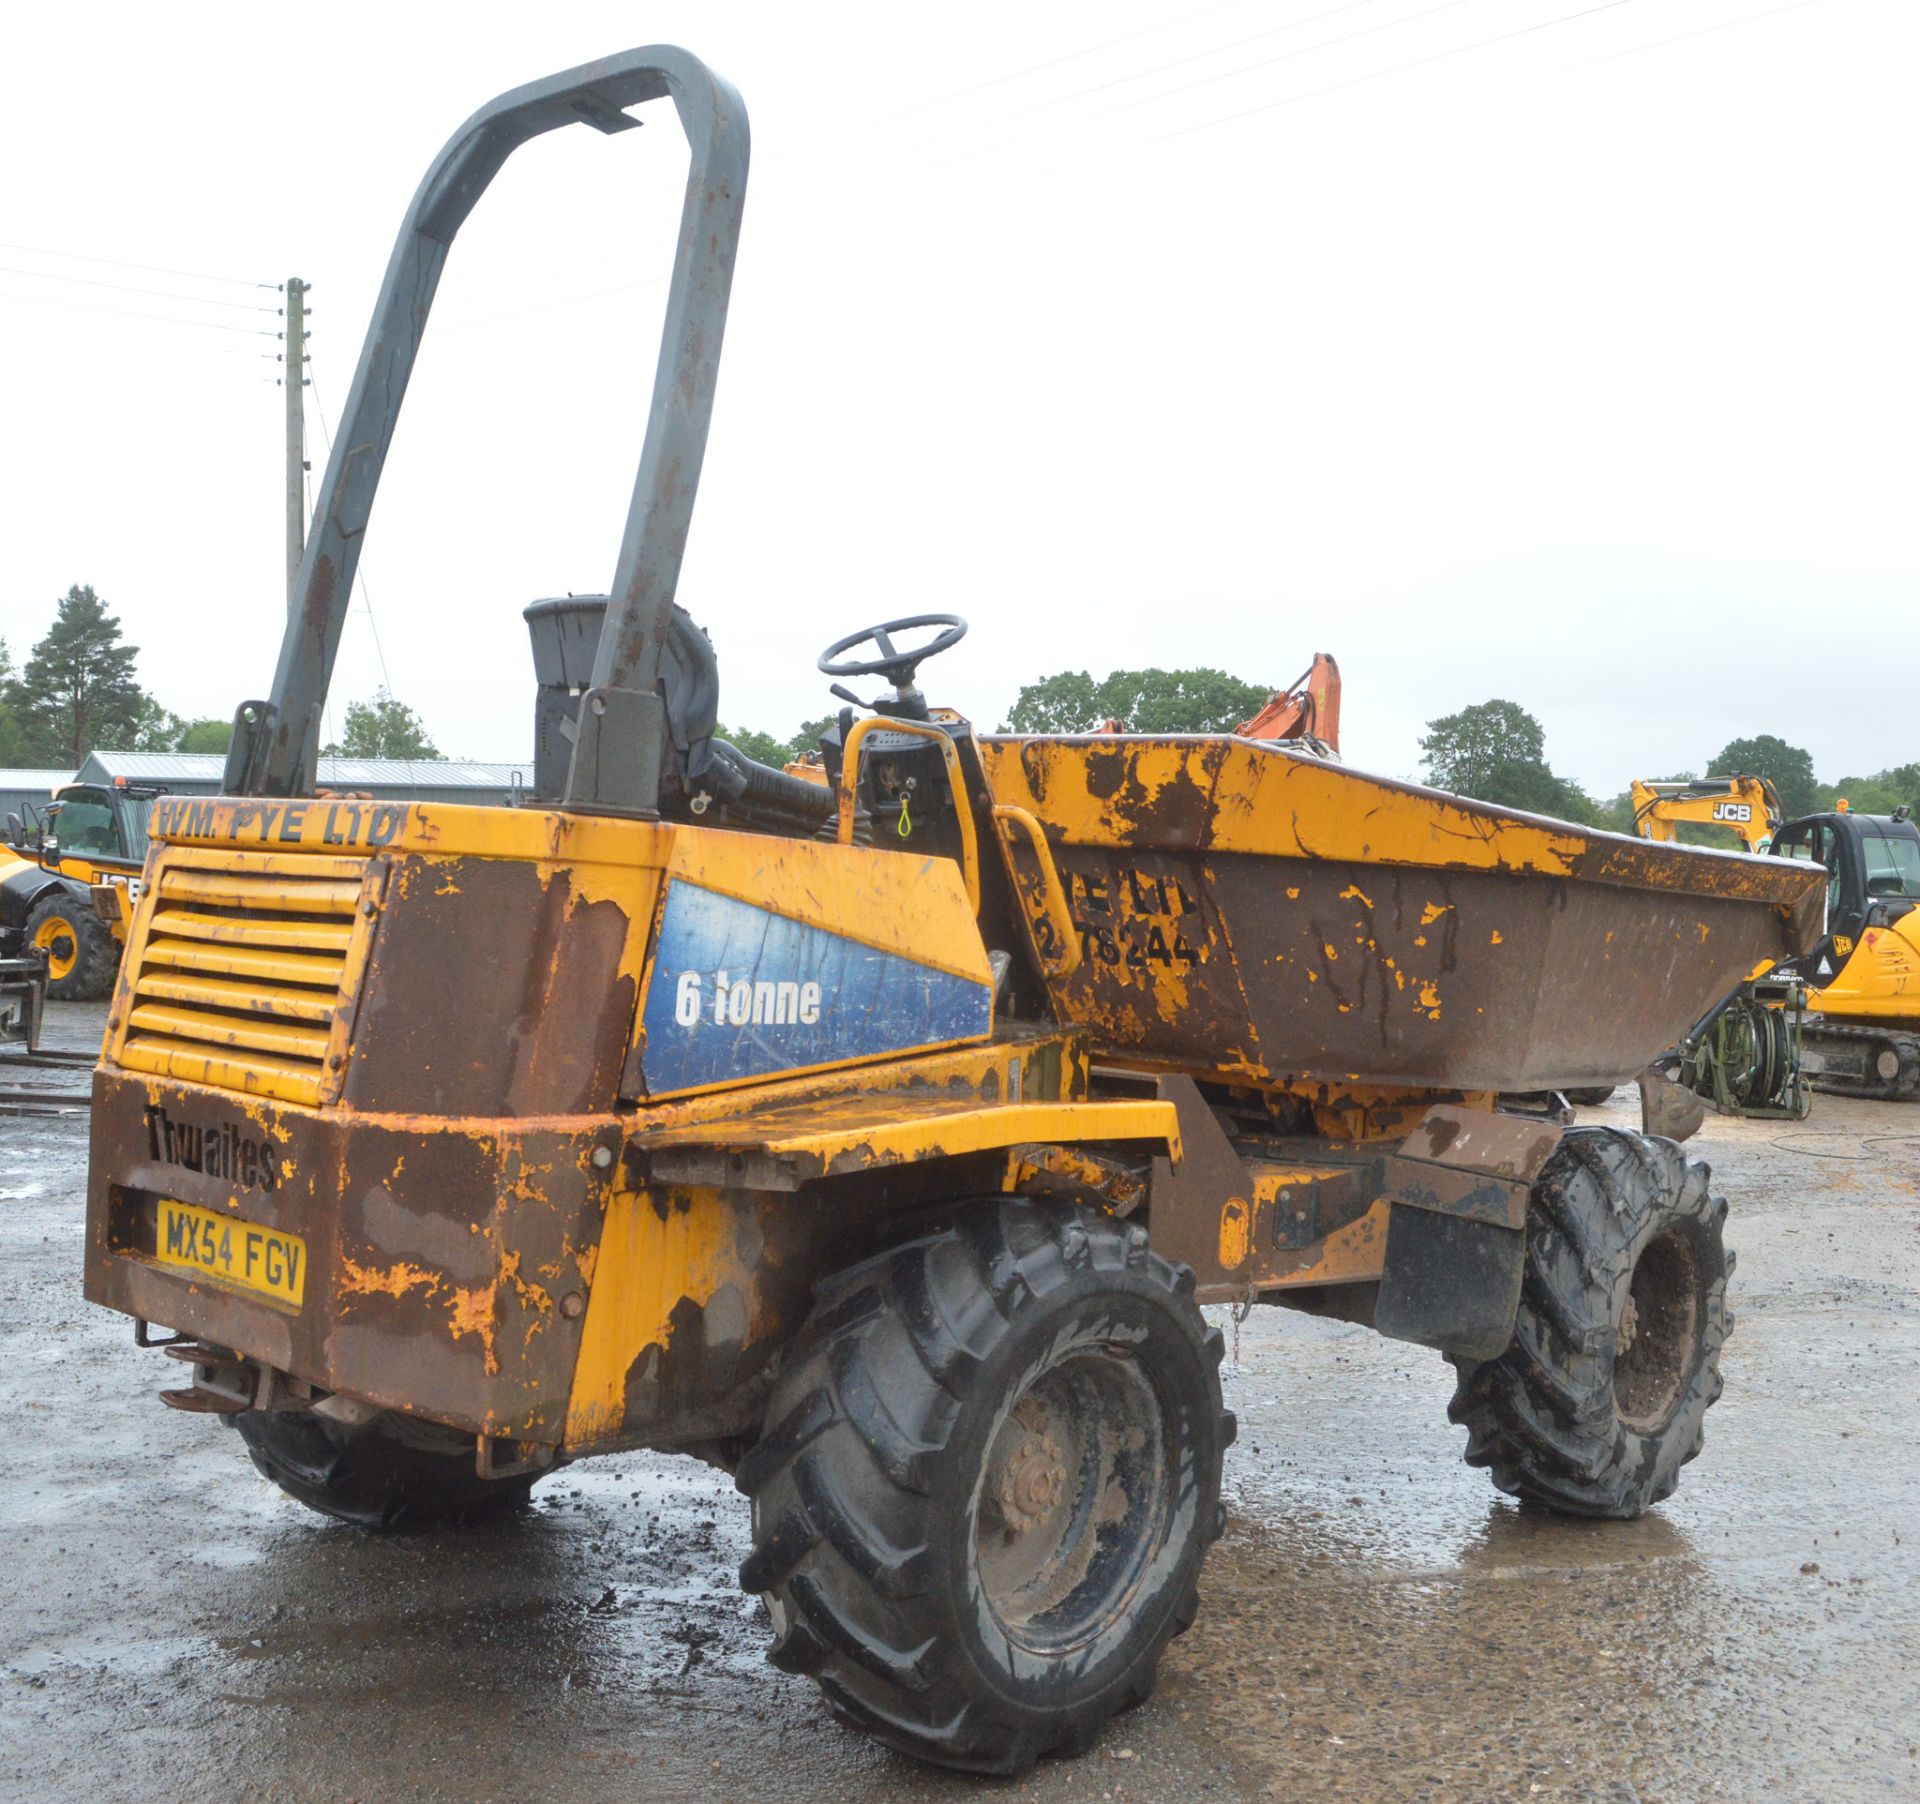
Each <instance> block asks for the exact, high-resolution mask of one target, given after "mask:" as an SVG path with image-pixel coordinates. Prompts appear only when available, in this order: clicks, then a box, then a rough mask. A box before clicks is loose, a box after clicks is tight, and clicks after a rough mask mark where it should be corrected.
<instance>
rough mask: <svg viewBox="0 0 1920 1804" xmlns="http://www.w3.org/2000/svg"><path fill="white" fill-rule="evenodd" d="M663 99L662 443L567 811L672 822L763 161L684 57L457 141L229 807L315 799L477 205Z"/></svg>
mask: <svg viewBox="0 0 1920 1804" xmlns="http://www.w3.org/2000/svg"><path fill="white" fill-rule="evenodd" d="M662 98H671V99H672V101H673V104H674V108H675V110H676V111H677V113H678V114H679V119H680V126H681V129H682V131H684V132H685V133H686V138H687V147H688V150H689V153H690V162H689V167H688V170H687V193H686V200H685V202H684V203H683V205H682V208H681V213H680V238H679V245H678V249H677V251H676V253H675V256H674V263H673V284H672V287H671V289H670V290H669V291H668V296H667V312H666V323H665V325H664V327H663V328H662V330H661V334H660V360H659V364H658V366H657V368H656V370H655V373H654V381H653V401H652V405H651V408H650V410H649V412H648V415H647V436H646V444H645V448H644V449H643V450H642V452H641V455H640V470H639V475H638V476H637V478H636V479H635V482H634V490H633V500H632V503H631V504H630V506H629V507H628V510H627V524H626V531H625V534H624V536H623V537H622V539H621V542H620V554H619V560H618V562H617V564H616V566H615V570H614V578H613V584H612V590H611V595H612V600H611V601H610V603H609V605H608V608H607V618H606V624H605V626H604V627H603V629H602V631H601V635H600V644H599V650H598V652H597V654H596V656H595V659H594V665H593V676H592V686H591V687H590V688H589V689H588V691H587V693H586V695H585V696H584V697H583V698H582V702H581V707H580V716H579V723H580V724H579V733H578V737H577V739H576V740H575V742H574V748H573V758H572V763H571V766H570V768H569V772H568V778H567V789H566V795H565V798H564V801H563V802H562V806H563V807H566V808H571V809H577V810H580V811H583V812H588V813H608V814H634V815H650V814H653V813H655V812H656V811H657V808H658V803H659V788H660V755H661V746H662V743H663V740H664V737H665V718H664V709H663V707H662V705H661V702H660V698H659V695H658V693H657V689H656V684H657V682H658V680H659V672H660V653H661V648H662V646H663V645H664V644H665V642H666V635H667V627H668V622H669V620H670V619H671V617H672V610H673V599H674V592H675V590H676V589H677V588H678V586H679V581H680V561H681V558H682V556H683V554H684V552H685V549H686V540H687V529H688V525H689V523H690V521H691V518H692V514H693V500H694V494H695V491H696V490H697V489H698V487H699V482H700V466H701V462H702V460H703V458H704V457H705V454H706V445H707V424H708V421H709V419H710V418H711V416H712V412H713V391H714V384H715V380H716V377H717V375H718V371H719V363H720V342H721V336H722V334H723V332H724V330H725V327H726V318H727V297H728V294H729V291H730V290H731V288H732V285H733V263H734V256H735V253H736V252H737V250H738V247H739V240H740V213H741V208H742V205H743V203H744V201H745V198H746V184H747V155H748V132H747V112H746V107H745V105H744V104H743V103H742V101H741V99H740V96H739V94H738V93H736V92H735V90H734V89H733V87H732V85H731V84H730V83H728V82H727V81H725V80H724V79H723V78H722V77H720V76H718V75H716V74H715V73H714V72H713V71H712V70H711V69H709V68H708V67H707V66H706V65H705V64H704V63H702V62H701V61H700V59H699V58H698V57H696V56H693V55H692V54H690V53H689V52H687V51H685V50H679V49H676V48H674V47H673V46H671V45H652V46H649V47H648V48H646V49H643V50H628V51H624V52H622V53H621V54H619V55H617V56H610V57H606V58H604V59H602V60H601V61H599V62H594V63H585V64H583V65H581V67H579V68H577V69H568V70H566V71H564V72H563V73H561V74H559V75H553V76H549V77H548V78H547V79H546V80H545V81H537V82H530V83H529V84H528V85H527V86H525V87H521V88H514V89H512V90H511V91H510V92H508V93H505V94H502V95H501V96H500V97H499V98H498V99H497V100H494V101H492V102H491V103H490V104H488V105H487V106H484V107H482V108H481V109H480V110H479V111H478V112H477V113H475V114H474V115H473V117H472V118H471V119H469V120H468V121H467V122H466V124H465V125H463V126H462V127H461V128H460V129H459V130H458V131H457V132H455V133H454V135H453V136H452V138H450V139H449V140H448V142H447V145H446V148H445V149H444V150H442V151H441V153H440V155H439V156H438V157H437V158H436V159H435V160H434V163H433V166H432V167H431V168H430V169H429V170H428V171H427V174H426V178H425V180H423V181H422V182H421V184H420V187H419V190H418V192H417V193H416V194H415V195H414V197H413V204H412V206H411V207H409V208H408V210H407V216H406V219H405V220H404V221H403V222H402V224H401V227H400V235H399V239H398V241H397V242H396V243H395V245H394V249H393V257H392V260H391V261H390V262H389V263H388V265H387V274H386V280H385V282H384V283H383V284H382V286H381V290H380V299H379V303H378V305H377V306H376V307H375V309H374V315H373V322H372V324H371V325H370V326H369V327H368V330H367V337H366V342H365V344H364V345H362V347H361V350H360V364H359V367H358V368H357V369H356V370H355V372H354V377H353V387H352V389H351V390H350V391H349V393H348V395H347V405H346V411H345V413H344V414H343V416H342V417H341V420H340V430H339V433H338V435H337V437H336V438H335V440H334V444H333V452H332V455H331V456H330V457H329V458H328V460H327V471H326V476H325V477H324V479H323V480H322V482H321V484H320V493H319V497H318V499H317V501H316V503H315V508H314V523H313V530H312V532H311V534H310V535H309V537H308V540H307V548H306V552H305V554H304V555H303V556H302V557H301V560H300V573H299V576H298V578H297V580H296V583H295V588H294V593H295V597H296V600H295V603H294V605H293V606H292V607H291V608H290V609H289V611H288V615H287V625H286V635H285V637H284V639H283V640H282V642H281V646H280V662H279V665H278V667H277V668H276V669H275V671H274V675H273V690H272V694H271V695H270V696H269V697H268V699H266V700H265V701H251V702H245V703H243V704H242V705H241V707H240V709H239V712H238V714H237V715H236V716H235V720H234V736H233V744H232V747H231V749H230V750H229V751H228V754H227V766H226V774H225V780H224V784H223V788H224V791H225V793H226V794H228V795H274V796H280V795H300V794H304V793H306V791H307V790H308V789H309V788H310V787H311V784H312V781H313V776H314V770H315V760H316V759H317V757H318V754H319V740H320V711H321V707H322V705H323V704H324V702H325V700H326V694H327V686H328V683H329V681H330V680H331V678H332V675H333V663H334V657H335V654H336V653H337V652H338V650H339V647H340V633H341V629H342V628H343V627H344V625H345V624H346V617H347V608H348V604H349V602H350V601H351V598H352V592H353V575H354V568H355V565H356V564H357V562H358V560H359V555H360V541H361V536H362V534H363V533H364V532H365V531H366V526H367V519H368V516H369V515H370V514H371V512H372V511H373V496H374V490H375V489H376V488H377V487H378V485H379V481H380V472H381V469H382V467H383V466H384V465H385V463H386V457H387V447H388V446H389V445H390V444H391V443H392V441H393V430H394V425H395V422H396V421H397V419H398V417H399V413H400V403H401V401H402V400H403V399H404V398H405V396H406V392H407V382H408V379H409V377H411V375H412V374H413V365H414V358H415V356H416V355H417V353H418V351H419V348H420V340H421V337H422V335H423V334H424V332H425V331H426V325H427V314H428V312H429V310H430V309H431V307H432V306H433V297H434V293H435V290H436V289H437V288H438V287H439V284H440V274H441V271H442V269H443V268H444V267H445V265H446V260H447V253H448V251H449V250H450V249H451V248H452V245H453V240H454V235H455V234H456V233H457V232H458V231H459V229H460V227H461V225H462V224H463V223H464V221H465V220H466V217H467V215H468V214H469V213H470V212H471V211H472V210H473V206H474V203H475V202H476V201H478V200H479V198H480V196H481V195H482V194H483V193H485V192H486V189H487V185H488V183H490V182H491V181H492V180H493V178H494V177H495V176H496V175H497V174H498V173H499V172H500V169H501V167H502V166H503V165H504V164H505V162H506V160H507V158H508V157H510V156H511V155H512V154H513V152H514V151H516V150H517V149H518V148H519V147H520V146H521V145H522V144H524V143H526V142H527V141H528V140H529V139H530V138H536V137H539V136H540V135H541V134H542V133H544V132H550V131H554V130H557V129H558V128H559V127H561V126H563V125H574V124H581V123H584V124H587V125H591V126H593V127H595V128H596V129H597V130H599V131H602V132H609V133H611V132H621V131H626V130H628V129H629V128H631V127H633V126H635V125H638V124H639V123H640V121H639V120H637V119H634V118H631V117H630V116H629V115H628V114H627V113H626V111H625V110H624V109H626V108H627V107H630V106H635V105H638V104H639V103H640V102H642V101H647V100H659V99H662ZM295 377H297V372H289V379H294V378H295Z"/></svg>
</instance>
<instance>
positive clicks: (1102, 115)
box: [935, 0, 1624, 168]
mask: <svg viewBox="0 0 1920 1804" xmlns="http://www.w3.org/2000/svg"><path fill="white" fill-rule="evenodd" d="M1468 3H1469V0H1439V3H1438V4H1437V5H1434V6H1428V7H1423V8H1422V9H1421V10H1420V11H1419V12H1413V13H1402V14H1401V15H1400V16H1399V17H1398V18H1397V19H1382V20H1380V21H1379V22H1378V23H1377V24H1373V25H1363V26H1362V27H1361V28H1360V29H1359V30H1358V31H1349V32H1346V33H1343V34H1342V35H1341V36H1340V37H1337V38H1322V39H1321V40H1320V42H1319V43H1317V44H1306V45H1303V46H1302V47H1301V48H1300V49H1298V50H1283V51H1282V52H1281V53H1280V54H1279V55H1278V56H1265V57H1261V58H1259V59H1258V60H1257V61H1254V62H1250V63H1239V64H1236V65H1235V66H1234V67H1233V68H1231V69H1222V70H1220V71H1219V72H1218V73H1217V74H1213V75H1203V76H1201V77H1200V79H1199V80H1198V81H1189V82H1183V83H1182V84H1181V85H1180V86H1179V87H1177V88H1160V89H1157V90H1155V92H1153V93H1151V94H1143V95H1141V96H1140V98H1139V99H1137V100H1123V101H1122V102H1121V103H1120V104H1119V105H1118V106H1112V107H1108V108H1107V109H1106V110H1105V111H1104V112H1099V113H1095V114H1094V115H1093V119H1096V120H1098V119H1111V118H1112V117H1113V116H1114V115H1115V114H1117V113H1130V112H1132V111H1134V110H1135V109H1136V108H1137V107H1143V106H1151V105H1152V104H1153V103H1154V102H1155V101H1160V100H1171V99H1172V98H1173V96H1174V95H1176V94H1187V93H1191V92H1192V91H1193V90H1194V89H1195V88H1206V87H1211V86H1212V85H1213V84H1214V83H1215V82H1220V81H1231V80H1233V79H1234V78H1235V77H1236V76H1240V75H1248V74H1251V73H1252V72H1253V71H1254V70H1255V69H1270V68H1272V67H1273V66H1274V65H1275V64H1277V63H1290V62H1293V61H1296V60H1297V59H1298V58H1300V57H1303V56H1312V55H1314V54H1315V53H1316V52H1317V51H1321V50H1333V49H1335V48H1337V47H1338V46H1339V45H1341V44H1351V43H1353V42H1354V40H1355V39H1357V38H1367V37H1372V36H1373V35H1374V34H1375V33H1376V32H1382V31H1391V30H1393V29H1394V28H1395V27H1396V26H1399V25H1411V24H1413V23H1414V22H1415V21H1416V20H1419V19H1426V18H1431V17H1432V16H1433V15H1434V14H1435V13H1444V12H1451V11H1452V10H1453V9H1454V8H1455V7H1457V6H1465V5H1467V4H1468ZM1622 3H1624V0H1622ZM1335 10H1336V11H1339V10H1341V9H1339V8H1335ZM1149 73H1151V71H1149ZM1337 85H1340V86H1345V85H1346V84H1344V83H1341V84H1337ZM1321 91H1322V92H1329V93H1330V92H1331V91H1332V90H1331V89H1325V90H1321ZM1251 110H1252V111H1255V112H1258V111H1259V110H1260V109H1259V108H1257V107H1256V108H1253V109H1251ZM1240 116H1241V115H1239V114H1237V113H1236V114H1230V115H1229V117H1231V118H1239V117H1240ZM1089 123H1091V121H1089ZM1039 135H1041V134H1038V133H1034V132H1027V133H1023V134H1022V135H1021V136H1019V137H1015V138H1002V139H1001V140H1000V141H999V142H998V143H995V144H984V145H981V146H980V147H979V148H977V149H975V150H969V151H963V152H962V153H961V154H960V155H959V156H957V157H949V158H947V159H946V160H945V161H944V162H942V163H939V164H936V165H935V167H936V168H946V167H947V166H948V165H949V164H952V163H960V162H965V161H966V160H967V159H968V158H970V157H977V156H987V155H990V154H991V153H992V152H994V151H996V150H1006V149H1008V148H1009V147H1010V146H1012V145H1015V144H1021V143H1024V142H1026V140H1027V139H1029V138H1032V137H1035V136H1039ZM1162 135H1163V136H1164V137H1177V136H1179V135H1180V134H1179V133H1177V132H1168V133H1163V134H1162Z"/></svg>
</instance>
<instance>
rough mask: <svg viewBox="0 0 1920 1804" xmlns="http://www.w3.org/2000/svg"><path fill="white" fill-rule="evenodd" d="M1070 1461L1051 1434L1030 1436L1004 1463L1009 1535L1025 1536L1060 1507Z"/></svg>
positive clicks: (1002, 1486)
mask: <svg viewBox="0 0 1920 1804" xmlns="http://www.w3.org/2000/svg"><path fill="white" fill-rule="evenodd" d="M1066 1489H1067V1462H1066V1457H1065V1455H1063V1454H1062V1453H1061V1451H1060V1443H1059V1442H1058V1441H1056V1440H1055V1439H1054V1438H1053V1436H1052V1435H1051V1434H1045V1433H1041V1434H1031V1433H1030V1434H1028V1436H1027V1437H1026V1439H1025V1440H1024V1441H1022V1442H1021V1443H1020V1445H1019V1446H1018V1447H1017V1448H1015V1449H1014V1451H1013V1453H1012V1455H1011V1457H1010V1458H1008V1460H1007V1461H1006V1463H1005V1466H1004V1469H1003V1471H1002V1474H1001V1478H1000V1486H999V1490H1000V1506H1001V1509H1002V1511H1003V1512H1004V1514H1005V1517H1006V1525H1007V1530H1008V1532H1009V1533H1010V1534H1015V1535H1023V1534H1025V1533H1026V1532H1027V1530H1028V1529H1030V1528H1032V1527H1033V1526H1034V1525H1035V1524H1036V1523H1039V1522H1043V1521H1045V1519H1046V1518H1047V1517H1048V1516H1050V1515H1051V1514H1052V1513H1053V1512H1054V1511H1055V1510H1057V1509H1058V1508H1059V1507H1060V1500H1061V1498H1062V1497H1064V1496H1065V1495H1066Z"/></svg>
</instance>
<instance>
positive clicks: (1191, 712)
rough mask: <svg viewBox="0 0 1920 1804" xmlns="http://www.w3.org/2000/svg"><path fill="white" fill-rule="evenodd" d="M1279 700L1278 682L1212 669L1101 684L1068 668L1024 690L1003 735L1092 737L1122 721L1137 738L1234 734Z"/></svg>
mask: <svg viewBox="0 0 1920 1804" xmlns="http://www.w3.org/2000/svg"><path fill="white" fill-rule="evenodd" d="M1272 694H1273V688H1272V686H1271V685H1270V684H1262V683H1247V682H1242V681H1241V680H1240V678H1238V677H1235V676H1229V675H1228V674H1227V673H1226V672H1225V671H1224V670H1213V669H1208V668H1204V667H1203V668H1199V669H1193V670H1158V669H1152V668H1149V669H1146V670H1116V671H1114V672H1113V674H1112V675H1111V676H1109V677H1107V678H1106V679H1105V680H1103V681H1101V682H1098V683H1096V682H1095V681H1094V680H1093V678H1092V677H1091V676H1089V675H1088V674H1087V672H1086V671H1084V670H1062V671H1058V672H1056V673H1055V674H1054V675H1053V676H1050V677H1043V678H1041V680H1040V681H1039V682H1037V683H1028V684H1027V685H1026V686H1025V687H1024V688H1022V689H1021V691H1020V693H1019V695H1018V697H1016V698H1015V701H1014V704H1013V709H1012V711H1011V713H1010V714H1009V715H1008V719H1007V724H1006V726H1005V727H1003V728H1002V729H1001V730H1002V731H1003V732H1008V733H1090V732H1093V731H1094V730H1095V729H1096V728H1098V727H1099V726H1100V724H1101V723H1102V722H1103V721H1108V720H1118V721H1123V722H1125V723H1126V725H1127V727H1128V729H1129V730H1130V731H1132V732H1135V733H1230V732H1232V731H1233V729H1234V728H1235V727H1237V726H1238V725H1239V724H1240V723H1241V722H1242V721H1243V720H1246V719H1248V718H1250V717H1251V716H1252V715H1254V714H1257V713H1258V712H1259V711H1260V709H1261V708H1262V707H1263V706H1265V704H1266V701H1267V698H1268V697H1269V696H1271V695H1272Z"/></svg>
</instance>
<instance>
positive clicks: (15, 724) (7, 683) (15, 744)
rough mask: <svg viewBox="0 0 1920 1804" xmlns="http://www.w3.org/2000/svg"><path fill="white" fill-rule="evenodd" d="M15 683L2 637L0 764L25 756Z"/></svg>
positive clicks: (9, 656) (11, 659)
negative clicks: (14, 697)
mask: <svg viewBox="0 0 1920 1804" xmlns="http://www.w3.org/2000/svg"><path fill="white" fill-rule="evenodd" d="M13 685H14V672H13V658H12V656H11V655H10V654H9V653H8V651H7V642H6V640H4V639H0V765H5V764H19V763H21V762H22V760H23V757H24V753H23V752H22V749H21V748H22V746H23V745H24V744H25V737H24V735H23V734H22V733H21V731H20V720H19V716H18V715H17V714H16V713H15V711H14V704H13Z"/></svg>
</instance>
